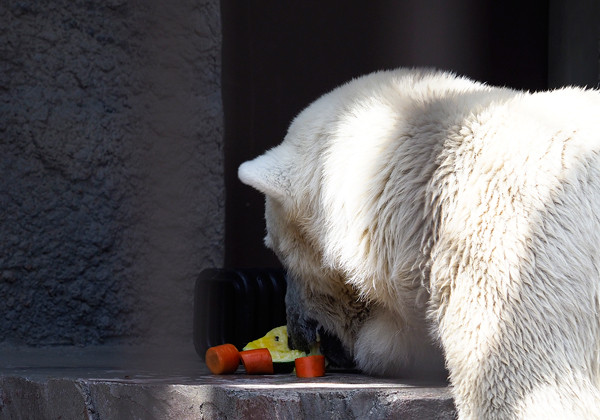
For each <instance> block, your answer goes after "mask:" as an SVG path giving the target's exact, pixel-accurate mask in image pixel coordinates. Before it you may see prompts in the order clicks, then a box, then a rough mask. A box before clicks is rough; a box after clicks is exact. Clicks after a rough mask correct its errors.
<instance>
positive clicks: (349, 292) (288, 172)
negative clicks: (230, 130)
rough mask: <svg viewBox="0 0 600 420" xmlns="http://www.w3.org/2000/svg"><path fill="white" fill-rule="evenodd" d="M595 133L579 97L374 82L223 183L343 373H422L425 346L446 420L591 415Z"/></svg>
mask: <svg viewBox="0 0 600 420" xmlns="http://www.w3.org/2000/svg"><path fill="white" fill-rule="evenodd" d="M599 121H600V95H599V94H598V92H596V91H584V90H580V89H574V88H573V89H572V88H569V89H562V90H557V91H553V92H542V93H533V94H531V93H524V92H517V91H513V90H510V89H501V88H494V87H488V86H485V85H482V84H479V83H475V82H472V81H470V80H467V79H464V78H457V77H455V76H453V75H451V74H448V73H440V72H434V71H423V70H404V69H400V70H396V71H390V72H379V73H374V74H371V75H368V76H365V77H363V78H360V79H357V80H354V81H352V82H350V83H348V84H346V85H344V86H342V87H340V88H338V89H336V90H334V91H333V92H331V93H329V94H326V95H324V96H323V97H321V98H320V99H318V100H317V101H315V102H314V103H313V104H312V105H310V106H309V107H308V108H307V109H306V110H304V111H303V112H302V113H301V114H300V115H299V116H298V117H297V118H296V119H295V120H294V122H293V123H292V124H291V126H290V129H289V132H288V134H287V136H286V138H285V140H284V141H283V143H282V144H281V145H280V146H277V147H276V148H274V149H272V150H270V151H269V152H267V153H266V154H265V155H263V156H261V157H258V158H256V159H255V160H254V161H252V162H250V163H245V164H244V165H242V166H241V167H240V178H241V179H242V181H244V182H246V183H248V184H250V185H252V186H254V187H256V188H257V189H259V190H260V191H262V192H264V193H265V194H266V195H267V201H266V220H267V237H266V244H267V245H268V246H269V247H271V248H272V249H273V250H274V251H275V252H276V253H277V254H278V256H279V257H280V259H281V260H282V263H283V264H284V265H285V266H286V267H287V268H288V270H289V271H290V273H291V275H292V279H293V281H294V282H296V284H295V287H294V290H296V291H297V292H294V293H297V294H298V296H299V297H298V299H300V300H301V301H302V302H303V304H304V307H305V308H306V309H305V310H306V311H307V312H309V313H310V317H312V318H314V319H316V320H318V321H319V322H320V324H321V325H322V326H323V327H324V328H326V329H327V330H328V331H330V332H332V333H335V334H336V335H337V336H338V337H340V339H341V341H342V343H343V344H344V345H345V347H346V348H347V349H348V350H349V351H350V352H351V353H352V355H353V357H354V359H355V360H356V362H357V363H358V365H359V367H360V368H362V369H363V370H365V371H366V372H369V373H373V374H381V375H405V374H410V372H414V370H415V369H425V367H426V366H437V367H438V368H439V363H438V361H439V357H440V356H439V352H438V351H436V344H435V343H436V342H437V343H439V344H440V345H441V348H442V349H443V353H444V357H445V363H446V366H447V368H448V370H449V373H450V380H451V382H452V384H453V385H454V386H453V390H454V395H455V400H456V404H457V407H458V411H459V416H460V418H462V419H471V418H473V419H479V418H489V419H496V418H497V419H506V418H515V419H516V418H586V419H590V418H600V392H599V390H598V387H599V386H600V322H599V318H598V311H599V300H600V287H599V286H600V251H599V250H600V217H599V216H598V213H599V211H600V157H599V156H600V123H599ZM323 302H327V304H325V303H323ZM427 330H429V331H430V332H431V333H432V335H431V337H430V336H428V334H427V333H426V331H427Z"/></svg>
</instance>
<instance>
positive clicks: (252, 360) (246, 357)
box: [240, 348, 273, 375]
mask: <svg viewBox="0 0 600 420" xmlns="http://www.w3.org/2000/svg"><path fill="white" fill-rule="evenodd" d="M240 357H241V359H242V363H243V364H244V368H246V373H248V374H250V375H260V374H270V375H272V374H273V358H272V357H271V352H270V351H269V349H266V348H264V349H254V350H246V351H242V352H240Z"/></svg>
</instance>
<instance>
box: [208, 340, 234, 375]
mask: <svg viewBox="0 0 600 420" xmlns="http://www.w3.org/2000/svg"><path fill="white" fill-rule="evenodd" d="M205 360H206V366H208V368H209V369H210V371H211V372H212V373H213V374H215V375H222V374H224V373H233V372H235V371H236V370H237V368H238V366H239V365H240V352H239V351H238V349H237V348H236V347H235V346H234V345H233V344H221V345H220V346H215V347H210V348H209V349H208V350H206V357H205Z"/></svg>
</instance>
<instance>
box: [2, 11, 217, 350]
mask: <svg viewBox="0 0 600 420" xmlns="http://www.w3.org/2000/svg"><path fill="white" fill-rule="evenodd" d="M0 58H1V59H0V343H1V342H4V343H16V344H23V343H24V344H31V345H44V344H80V345H83V344H94V343H102V342H108V341H118V342H121V341H122V342H138V341H140V340H148V339H149V340H154V341H156V340H159V341H164V340H165V339H169V340H175V341H182V342H187V341H189V342H191V328H192V327H191V326H192V318H191V316H192V291H193V282H194V279H195V276H196V275H197V274H198V272H199V271H200V270H201V269H202V268H204V267H208V266H219V265H221V264H222V259H223V230H224V220H223V219H224V208H223V206H224V191H223V181H222V180H223V173H222V172H223V169H222V162H223V158H222V117H221V114H222V112H221V97H220V21H219V2H218V1H217V0H174V1H169V2H161V1H158V0H151V1H128V0H108V1H100V0H98V1H82V0H50V1H48V0H30V1H27V0H23V1H15V0H5V1H2V2H0Z"/></svg>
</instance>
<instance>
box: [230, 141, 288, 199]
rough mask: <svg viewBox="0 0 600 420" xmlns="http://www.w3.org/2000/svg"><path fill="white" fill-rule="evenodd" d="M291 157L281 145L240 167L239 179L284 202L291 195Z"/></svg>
mask: <svg viewBox="0 0 600 420" xmlns="http://www.w3.org/2000/svg"><path fill="white" fill-rule="evenodd" d="M290 169H291V161H290V156H289V154H288V153H286V150H285V148H284V147H282V146H281V145H280V146H278V147H275V148H273V149H271V150H269V151H267V152H266V153H265V154H263V155H261V156H259V157H257V158H255V159H253V160H249V161H247V162H244V163H242V164H241V165H240V167H239V169H238V177H239V178H240V181H242V182H243V183H244V184H247V185H250V186H251V187H254V188H256V189H257V190H258V191H260V192H262V193H263V194H265V195H267V196H269V197H271V198H275V199H277V200H283V199H285V198H286V197H288V196H289V195H290V184H291V183H290Z"/></svg>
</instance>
